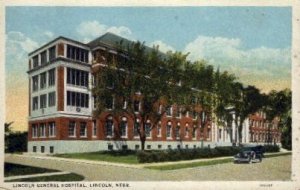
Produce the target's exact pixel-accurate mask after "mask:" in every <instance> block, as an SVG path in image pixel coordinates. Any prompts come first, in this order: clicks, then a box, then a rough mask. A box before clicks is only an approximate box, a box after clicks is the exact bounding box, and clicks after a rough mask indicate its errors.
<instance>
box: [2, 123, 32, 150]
mask: <svg viewBox="0 0 300 190" xmlns="http://www.w3.org/2000/svg"><path fill="white" fill-rule="evenodd" d="M13 123H14V122H10V123H5V124H4V128H5V152H9V153H12V152H26V151H27V136H28V135H27V132H13V131H12V130H11V125H12V124H13Z"/></svg>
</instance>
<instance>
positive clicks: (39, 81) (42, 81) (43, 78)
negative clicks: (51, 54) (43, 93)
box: [32, 69, 55, 92]
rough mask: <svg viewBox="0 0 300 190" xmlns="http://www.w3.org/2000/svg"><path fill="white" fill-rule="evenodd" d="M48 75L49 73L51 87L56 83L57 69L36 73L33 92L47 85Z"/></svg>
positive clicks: (33, 79) (33, 78)
mask: <svg viewBox="0 0 300 190" xmlns="http://www.w3.org/2000/svg"><path fill="white" fill-rule="evenodd" d="M47 75H48V86H49V87H50V86H54V85H55V69H51V70H49V71H48V72H43V73H41V74H39V75H35V76H33V77H32V91H33V92H35V91H37V90H39V89H44V88H46V87H47Z"/></svg>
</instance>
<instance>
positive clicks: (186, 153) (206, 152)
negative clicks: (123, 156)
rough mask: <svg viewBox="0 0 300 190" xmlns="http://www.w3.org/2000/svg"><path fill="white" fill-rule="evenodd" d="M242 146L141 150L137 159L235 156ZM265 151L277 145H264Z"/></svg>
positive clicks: (273, 148) (275, 147) (150, 160)
mask: <svg viewBox="0 0 300 190" xmlns="http://www.w3.org/2000/svg"><path fill="white" fill-rule="evenodd" d="M241 149H242V148H241V147H216V148H213V149H211V148H196V149H174V150H172V149H171V150H163V151H149V150H147V151H139V152H138V153H137V159H138V161H139V162H140V163H150V162H166V161H179V160H192V159H200V158H215V157H222V156H233V155H235V154H237V153H238V152H239V151H241ZM264 150H265V152H278V151H279V147H278V146H277V145H266V146H264Z"/></svg>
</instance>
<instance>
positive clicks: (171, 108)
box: [166, 106, 173, 117]
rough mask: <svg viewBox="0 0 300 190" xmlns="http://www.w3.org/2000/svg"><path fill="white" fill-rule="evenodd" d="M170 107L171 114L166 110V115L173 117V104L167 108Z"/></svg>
mask: <svg viewBox="0 0 300 190" xmlns="http://www.w3.org/2000/svg"><path fill="white" fill-rule="evenodd" d="M169 108H170V115H169V114H168V111H167V110H166V116H167V117H172V116H173V106H168V107H166V109H169Z"/></svg>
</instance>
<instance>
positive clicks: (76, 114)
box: [28, 33, 280, 154]
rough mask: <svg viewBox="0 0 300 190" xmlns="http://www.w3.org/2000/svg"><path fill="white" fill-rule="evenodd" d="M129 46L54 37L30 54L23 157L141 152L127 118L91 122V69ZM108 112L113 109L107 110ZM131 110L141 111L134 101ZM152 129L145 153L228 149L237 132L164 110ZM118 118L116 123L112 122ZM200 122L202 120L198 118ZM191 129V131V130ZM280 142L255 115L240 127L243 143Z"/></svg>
mask: <svg viewBox="0 0 300 190" xmlns="http://www.w3.org/2000/svg"><path fill="white" fill-rule="evenodd" d="M121 40H122V41H125V42H128V43H129V42H130V41H129V40H127V39H124V38H122V37H120V36H117V35H115V34H112V33H106V34H104V35H103V36H101V37H99V38H97V39H95V40H93V41H91V42H90V43H87V44H85V43H81V42H78V41H75V40H72V39H68V38H65V37H58V38H56V39H54V40H52V41H50V42H48V43H47V44H45V45H43V46H41V47H40V48H38V49H36V50H34V51H33V52H31V53H29V65H28V67H29V69H28V78H29V123H28V152H31V153H47V154H49V153H50V154H53V153H71V152H93V151H100V150H116V149H134V150H138V149H140V148H141V147H140V140H139V135H138V133H137V131H136V128H135V127H136V126H137V125H139V124H140V121H139V119H137V120H136V121H133V120H132V119H131V118H130V117H127V116H126V115H118V116H114V115H112V114H110V112H109V111H107V112H105V113H103V114H101V117H100V118H93V114H92V113H93V109H94V108H95V105H94V97H93V95H92V92H91V89H92V87H93V74H92V73H93V72H92V71H93V65H94V64H97V61H98V60H97V57H99V54H100V55H101V56H106V59H111V58H114V57H117V56H119V55H118V53H117V51H116V47H115V44H117V43H118V42H120V41H121ZM111 109H113V107H112V108H111ZM134 109H135V110H136V111H137V112H138V111H139V109H140V105H139V101H138V99H137V100H136V101H135V103H134ZM168 109H169V110H168V111H167V112H166V114H165V116H164V117H163V118H162V119H161V121H160V122H159V123H158V124H157V126H155V128H153V130H147V127H148V126H150V124H151V121H150V120H149V121H147V122H146V123H145V128H146V136H147V140H146V146H145V149H170V148H172V149H174V148H196V147H203V146H210V147H215V146H228V145H232V142H236V139H238V133H237V128H236V126H235V125H234V124H232V125H231V127H226V126H217V124H215V123H213V122H212V121H211V120H210V116H209V115H205V116H203V117H205V118H206V119H205V122H203V121H201V118H200V117H199V116H197V115H194V114H193V113H187V114H185V115H183V114H181V113H179V112H177V111H176V107H175V106H174V107H172V106H171V107H169V108H168ZM116 117H119V118H120V119H118V121H120V122H117V120H116V119H115V118H116ZM202 119H203V118H202ZM192 128H194V129H196V130H191V129H192ZM264 142H280V132H279V130H278V122H276V120H274V121H267V120H266V118H265V114H264V113H263V112H259V113H256V114H253V115H251V116H249V118H248V119H247V120H246V121H245V123H244V126H243V139H242V143H264Z"/></svg>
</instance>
